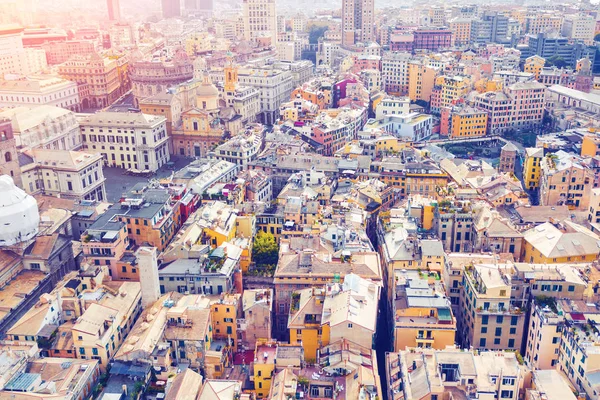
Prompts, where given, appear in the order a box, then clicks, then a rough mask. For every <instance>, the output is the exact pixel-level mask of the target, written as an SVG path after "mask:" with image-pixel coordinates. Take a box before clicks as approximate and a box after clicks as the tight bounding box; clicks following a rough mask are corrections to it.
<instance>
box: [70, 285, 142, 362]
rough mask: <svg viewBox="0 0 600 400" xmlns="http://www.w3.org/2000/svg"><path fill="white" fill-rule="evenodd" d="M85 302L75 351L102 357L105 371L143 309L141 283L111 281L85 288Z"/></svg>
mask: <svg viewBox="0 0 600 400" xmlns="http://www.w3.org/2000/svg"><path fill="white" fill-rule="evenodd" d="M98 299H100V300H98ZM81 301H82V302H83V307H84V308H85V312H84V313H83V314H82V315H81V317H79V318H78V319H77V320H76V321H75V323H74V325H73V328H72V332H73V346H74V348H75V353H76V355H77V358H81V359H94V360H99V362H100V369H101V370H103V371H104V370H106V367H107V366H108V362H109V361H110V360H111V359H112V357H113V356H114V355H115V354H116V352H117V351H118V349H119V347H120V346H121V343H122V342H123V340H124V339H125V337H126V336H127V333H128V332H129V331H130V330H131V328H132V327H133V324H134V322H135V320H136V318H137V317H138V316H139V314H140V312H141V288H140V284H139V282H107V283H105V284H104V285H103V286H101V287H99V288H96V289H88V290H85V291H83V292H82V293H81Z"/></svg>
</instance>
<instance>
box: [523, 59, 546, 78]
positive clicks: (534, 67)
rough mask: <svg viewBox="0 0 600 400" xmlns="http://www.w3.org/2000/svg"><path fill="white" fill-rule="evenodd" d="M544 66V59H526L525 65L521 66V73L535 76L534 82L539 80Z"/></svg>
mask: <svg viewBox="0 0 600 400" xmlns="http://www.w3.org/2000/svg"><path fill="white" fill-rule="evenodd" d="M545 65H546V59H544V58H543V57H540V56H531V57H527V59H526V60H525V64H524V65H523V71H524V72H529V73H531V74H533V75H534V76H535V80H536V81H537V80H539V79H540V73H541V72H542V69H543V68H544V66H545Z"/></svg>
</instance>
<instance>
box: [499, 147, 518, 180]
mask: <svg viewBox="0 0 600 400" xmlns="http://www.w3.org/2000/svg"><path fill="white" fill-rule="evenodd" d="M517 151H518V150H517V147H516V146H515V145H514V144H512V143H507V144H505V145H504V146H502V150H500V165H499V166H498V172H509V173H514V172H515V163H516V160H517Z"/></svg>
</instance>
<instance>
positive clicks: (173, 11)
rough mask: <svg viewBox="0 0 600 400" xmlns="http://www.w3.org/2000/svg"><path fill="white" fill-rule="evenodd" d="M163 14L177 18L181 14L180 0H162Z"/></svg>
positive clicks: (165, 16) (166, 16)
mask: <svg viewBox="0 0 600 400" xmlns="http://www.w3.org/2000/svg"><path fill="white" fill-rule="evenodd" d="M161 6H162V16H163V18H165V19H167V18H175V17H179V16H181V2H180V0H162V1H161Z"/></svg>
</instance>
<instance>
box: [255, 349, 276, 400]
mask: <svg viewBox="0 0 600 400" xmlns="http://www.w3.org/2000/svg"><path fill="white" fill-rule="evenodd" d="M276 355H277V342H274V341H270V340H259V341H257V342H256V347H255V350H254V363H253V370H254V375H253V380H254V391H255V393H256V397H257V398H259V399H264V398H266V397H267V396H268V395H269V392H270V390H271V379H272V378H273V375H275V357H276Z"/></svg>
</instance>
